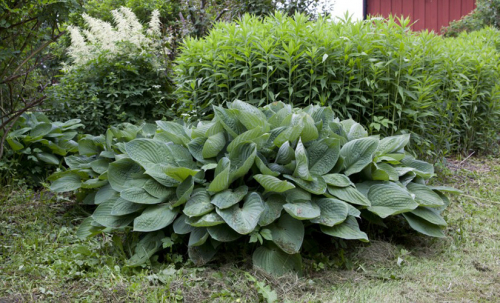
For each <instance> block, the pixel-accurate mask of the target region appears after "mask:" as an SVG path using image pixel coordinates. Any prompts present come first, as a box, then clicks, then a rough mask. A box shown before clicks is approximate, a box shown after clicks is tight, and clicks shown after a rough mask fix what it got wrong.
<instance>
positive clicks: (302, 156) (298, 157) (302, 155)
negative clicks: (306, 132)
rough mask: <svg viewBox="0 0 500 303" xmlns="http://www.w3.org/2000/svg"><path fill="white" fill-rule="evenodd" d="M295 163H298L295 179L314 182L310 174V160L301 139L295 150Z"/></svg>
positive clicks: (294, 174)
mask: <svg viewBox="0 0 500 303" xmlns="http://www.w3.org/2000/svg"><path fill="white" fill-rule="evenodd" d="M295 161H297V162H296V166H295V171H294V172H293V176H294V177H295V178H301V179H302V180H306V181H312V180H313V178H312V176H311V173H310V172H309V159H308V156H307V152H306V149H305V147H304V144H302V141H301V139H299V142H298V143H297V147H296V148H295Z"/></svg>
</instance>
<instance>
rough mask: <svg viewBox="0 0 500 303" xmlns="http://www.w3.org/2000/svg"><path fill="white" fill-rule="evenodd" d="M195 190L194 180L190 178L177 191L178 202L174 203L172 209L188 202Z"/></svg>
mask: <svg viewBox="0 0 500 303" xmlns="http://www.w3.org/2000/svg"><path fill="white" fill-rule="evenodd" d="M193 189H194V178H193V177H192V176H189V177H188V178H187V179H186V180H184V181H183V182H182V183H181V184H180V185H179V186H178V187H177V189H176V190H175V195H176V196H177V201H176V202H174V203H172V207H177V206H179V205H182V204H184V203H186V202H187V200H188V199H189V197H190V196H191V193H192V192H193Z"/></svg>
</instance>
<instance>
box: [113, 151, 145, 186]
mask: <svg viewBox="0 0 500 303" xmlns="http://www.w3.org/2000/svg"><path fill="white" fill-rule="evenodd" d="M108 180H109V184H110V185H111V187H112V188H113V189H114V190H116V191H118V192H121V191H122V190H124V189H127V188H130V187H142V186H143V185H144V183H146V181H147V180H148V179H147V178H146V177H145V176H144V170H143V169H142V167H141V166H140V165H139V164H137V163H136V162H134V161H133V160H131V159H127V158H124V159H121V160H118V161H115V162H113V163H111V164H109V168H108Z"/></svg>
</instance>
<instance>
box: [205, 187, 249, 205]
mask: <svg viewBox="0 0 500 303" xmlns="http://www.w3.org/2000/svg"><path fill="white" fill-rule="evenodd" d="M247 193H248V187H247V186H246V185H243V186H240V187H238V188H237V189H235V190H234V191H233V190H231V189H226V190H224V191H222V192H219V193H217V194H216V195H214V197H213V198H212V201H211V203H212V204H213V205H215V206H217V207H218V208H219V209H225V208H229V207H231V206H233V205H234V204H236V203H238V202H240V201H241V200H243V198H244V197H245V196H246V195H247Z"/></svg>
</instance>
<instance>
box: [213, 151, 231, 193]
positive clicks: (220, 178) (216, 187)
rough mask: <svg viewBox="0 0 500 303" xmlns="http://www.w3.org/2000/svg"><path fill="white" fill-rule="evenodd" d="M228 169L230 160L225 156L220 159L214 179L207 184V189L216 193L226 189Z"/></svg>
mask: <svg viewBox="0 0 500 303" xmlns="http://www.w3.org/2000/svg"><path fill="white" fill-rule="evenodd" d="M230 169H231V161H230V160H229V159H228V158H226V157H224V158H222V159H220V161H219V163H218V164H217V168H216V169H215V177H214V180H213V181H212V182H211V183H210V185H209V186H208V191H210V192H213V193H216V192H220V191H223V190H225V189H227V188H228V187H229V172H230Z"/></svg>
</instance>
